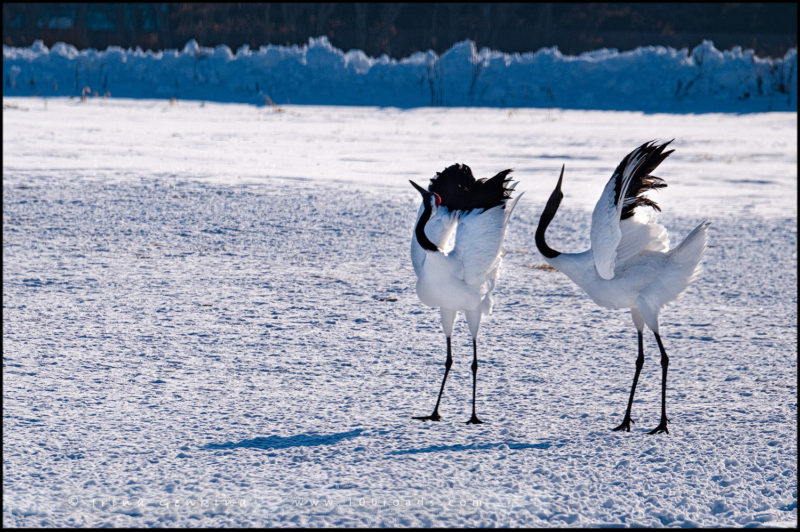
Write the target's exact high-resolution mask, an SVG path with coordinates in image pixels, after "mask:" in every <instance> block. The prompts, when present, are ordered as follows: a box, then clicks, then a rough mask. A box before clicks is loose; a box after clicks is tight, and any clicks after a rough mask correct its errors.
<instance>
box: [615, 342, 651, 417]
mask: <svg viewBox="0 0 800 532" xmlns="http://www.w3.org/2000/svg"><path fill="white" fill-rule="evenodd" d="M638 332H639V356H638V357H636V373H634V374H633V386H631V396H630V397H629V398H628V409H627V410H626V411H625V417H624V418H623V419H622V423H621V424H620V425H619V426H618V427H614V429H613V430H624V431H627V432H630V431H631V423H633V420H632V419H631V406H633V394H634V393H636V383H637V382H638V381H639V373H640V372H641V371H642V366H644V346H643V345H642V331H638Z"/></svg>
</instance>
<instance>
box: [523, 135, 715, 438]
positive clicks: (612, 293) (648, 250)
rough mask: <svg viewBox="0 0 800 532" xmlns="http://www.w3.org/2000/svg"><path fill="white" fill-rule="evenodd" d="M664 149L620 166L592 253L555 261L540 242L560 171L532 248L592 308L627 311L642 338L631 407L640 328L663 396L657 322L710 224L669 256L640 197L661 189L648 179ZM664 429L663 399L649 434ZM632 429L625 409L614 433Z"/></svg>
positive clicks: (693, 263)
mask: <svg viewBox="0 0 800 532" xmlns="http://www.w3.org/2000/svg"><path fill="white" fill-rule="evenodd" d="M670 142H671V141H670ZM668 144H669V142H667V143H665V144H662V145H660V146H655V145H653V144H652V143H645V144H643V145H642V146H640V147H638V148H637V149H635V150H634V151H632V152H631V153H630V154H628V155H627V156H626V157H625V158H624V159H623V160H622V162H621V163H620V165H619V166H618V167H617V169H616V170H615V172H614V174H613V175H612V176H611V179H610V180H609V181H608V183H607V184H606V186H605V188H604V189H603V193H602V194H601V196H600V199H599V200H598V201H597V204H596V205H595V208H594V211H593V212H592V227H591V248H590V249H588V250H587V251H584V252H582V253H559V252H557V251H554V250H553V249H551V248H550V247H549V246H548V245H547V243H546V242H545V239H544V234H545V231H546V229H547V226H548V224H549V223H550V221H551V220H552V219H553V217H554V216H555V212H556V210H557V209H558V205H559V204H560V202H561V198H562V197H563V194H562V193H561V181H562V179H563V173H564V170H563V168H562V171H561V178H559V181H558V185H557V186H556V189H555V191H554V192H553V194H552V195H551V196H550V199H549V200H548V202H547V206H546V207H545V210H544V212H543V213H542V216H541V218H540V221H539V227H537V231H536V245H537V247H538V248H539V251H541V252H542V254H543V255H544V256H545V260H547V262H548V263H549V264H550V265H552V266H553V267H555V268H556V269H558V270H559V271H561V272H563V273H565V274H566V275H567V276H568V277H569V278H570V279H572V280H573V281H574V282H575V284H577V285H578V286H580V287H581V288H582V289H583V290H584V291H585V292H586V293H587V295H589V297H590V298H592V300H593V301H594V302H595V303H597V304H598V305H600V306H603V307H607V308H630V309H631V316H632V318H633V321H634V325H635V326H636V329H637V331H638V333H639V338H640V343H639V349H640V359H637V373H636V377H635V378H634V386H633V388H632V390H631V401H632V400H633V390H634V389H635V387H636V379H637V378H638V375H639V373H638V372H639V370H640V369H641V363H642V362H643V354H642V351H641V350H642V347H641V345H642V344H641V334H642V331H643V328H644V326H645V325H647V327H648V328H650V329H651V330H652V331H653V333H654V334H655V336H656V340H657V342H658V345H659V349H660V350H661V355H662V367H663V368H664V369H663V371H664V376H663V379H664V380H663V386H662V392H663V390H664V389H665V388H666V366H667V364H668V358H667V355H666V352H665V350H664V349H663V345H662V343H661V338H660V337H659V327H658V314H659V311H660V310H661V309H662V308H663V307H664V306H665V305H667V304H668V303H670V302H672V301H674V300H675V299H676V298H677V297H678V296H679V295H680V294H681V293H682V292H683V291H684V290H686V288H687V287H688V286H689V284H690V283H691V282H692V281H693V280H694V279H695V278H696V277H697V275H698V273H699V271H700V266H699V263H700V259H701V258H702V256H703V252H704V251H705V248H706V241H707V237H708V225H709V223H708V222H707V221H704V222H702V223H701V224H700V225H698V226H697V227H696V228H695V229H694V230H693V231H692V232H691V233H689V235H688V236H687V237H686V239H684V240H683V242H681V244H680V245H678V246H677V247H675V248H674V249H671V250H670V249H669V236H668V235H667V231H666V229H665V228H664V227H663V226H662V225H660V224H658V223H657V222H656V217H655V213H654V212H653V211H652V210H643V209H642V207H652V208H653V209H654V210H660V209H659V208H658V206H657V205H656V204H655V202H653V201H652V200H650V199H649V198H646V197H645V196H644V195H643V194H644V193H645V192H647V191H648V190H651V189H655V188H660V187H664V186H666V184H664V183H663V181H662V180H661V179H660V178H658V177H655V176H652V175H650V172H652V171H653V170H654V169H655V168H656V167H657V166H658V165H659V164H660V163H661V162H662V161H663V160H664V159H665V158H666V157H667V156H668V155H669V154H670V153H672V150H670V151H667V152H665V151H664V148H665V147H666V146H667V145H668ZM667 421H668V420H667V419H666V413H665V407H664V398H663V396H662V421H661V424H660V425H659V426H658V427H657V428H656V430H655V431H653V432H669V431H668V430H667V428H666V424H667ZM630 422H631V421H630V402H629V406H628V412H627V414H626V417H625V420H624V421H623V424H622V425H620V426H619V427H617V429H626V430H630V428H629V425H628V424H629V423H630Z"/></svg>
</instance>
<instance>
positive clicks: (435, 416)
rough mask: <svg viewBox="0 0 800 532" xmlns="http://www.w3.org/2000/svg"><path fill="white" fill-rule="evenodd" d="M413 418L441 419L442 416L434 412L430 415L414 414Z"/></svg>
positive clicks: (425, 419) (423, 419) (424, 419)
mask: <svg viewBox="0 0 800 532" xmlns="http://www.w3.org/2000/svg"><path fill="white" fill-rule="evenodd" d="M412 419H421V420H422V421H440V420H441V419H442V418H440V417H439V414H437V413H436V412H434V413H433V414H431V415H429V416H413V418H412Z"/></svg>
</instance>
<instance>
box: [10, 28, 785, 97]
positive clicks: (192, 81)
mask: <svg viewBox="0 0 800 532" xmlns="http://www.w3.org/2000/svg"><path fill="white" fill-rule="evenodd" d="M84 88H89V90H90V91H91V93H95V92H96V93H97V94H98V95H100V96H102V95H104V94H109V95H111V96H112V97H126V98H165V99H169V98H176V99H193V100H207V101H218V102H243V103H254V104H258V105H264V104H268V103H275V104H287V103H292V104H316V105H343V104H344V105H375V106H396V107H403V108H408V107H418V106H429V105H433V106H487V107H542V108H565V109H605V110H638V111H647V112H763V111H791V110H795V111H796V110H797V49H796V48H793V49H791V50H788V51H787V52H786V54H785V55H784V57H782V58H761V57H757V56H756V55H755V54H754V52H753V51H752V50H742V49H741V48H740V47H736V48H733V49H731V50H725V51H720V50H718V49H716V48H715V47H714V45H713V43H712V42H710V41H704V42H703V43H702V44H700V45H698V46H696V47H695V48H694V49H692V50H688V49H680V50H676V49H673V48H665V47H662V46H648V47H641V48H636V49H635V50H630V51H623V52H619V51H617V50H613V49H612V50H609V49H602V50H596V51H592V52H587V53H583V54H580V55H577V56H570V55H564V54H562V53H561V52H560V51H559V50H558V49H557V48H555V47H554V48H543V49H540V50H538V51H536V52H528V53H523V54H519V53H513V54H506V53H502V52H498V51H494V50H489V49H486V48H484V49H481V50H478V49H476V47H475V44H474V43H473V42H471V41H462V42H459V43H456V44H454V45H453V47H452V48H450V49H449V50H448V51H446V52H445V53H443V54H442V55H441V56H439V55H437V54H436V53H434V52H433V51H430V50H429V51H427V52H417V53H415V54H413V55H411V56H409V57H406V58H403V59H400V60H397V59H390V58H389V57H387V56H381V57H379V58H373V57H368V56H367V55H366V54H364V52H362V51H361V50H351V51H348V52H343V51H342V50H339V49H337V48H335V47H333V46H332V45H331V44H330V42H329V41H328V39H327V38H326V37H320V38H316V39H315V38H312V39H310V40H309V42H308V44H306V45H303V46H290V47H289V46H278V45H268V46H261V47H260V48H259V49H258V50H251V49H249V47H247V46H245V47H242V48H240V49H239V50H237V51H236V53H233V52H232V51H231V50H230V49H229V48H228V47H227V46H224V45H220V46H217V47H216V48H205V47H201V46H199V45H198V44H197V42H196V41H194V40H192V41H190V42H189V43H187V44H186V46H185V47H184V48H183V49H182V50H162V51H157V52H153V51H150V50H148V51H146V52H145V51H142V50H141V49H138V48H137V49H136V50H133V49H127V50H124V49H121V48H119V47H109V48H108V49H106V50H105V51H98V50H94V49H88V50H77V49H76V48H75V47H74V46H72V45H67V44H64V43H57V44H55V45H54V46H53V47H52V49H48V48H47V47H46V46H44V45H43V44H42V42H41V41H37V42H36V43H35V44H34V45H32V46H31V47H29V48H13V47H8V46H5V45H4V46H3V94H4V95H6V96H29V95H40V96H80V95H81V93H82V92H83V90H84Z"/></svg>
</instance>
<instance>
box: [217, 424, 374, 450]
mask: <svg viewBox="0 0 800 532" xmlns="http://www.w3.org/2000/svg"><path fill="white" fill-rule="evenodd" d="M362 432H363V429H355V430H350V431H348V432H339V433H336V434H314V433H311V434H298V435H297V436H262V437H258V438H251V439H249V440H242V441H239V442H225V443H208V444H206V445H204V446H203V447H201V448H202V449H211V450H223V449H265V450H266V449H273V450H275V449H288V448H290V447H313V446H316V445H334V444H336V443H339V442H340V441H343V440H349V439H351V438H357V437H359V436H361V433H362Z"/></svg>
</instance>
